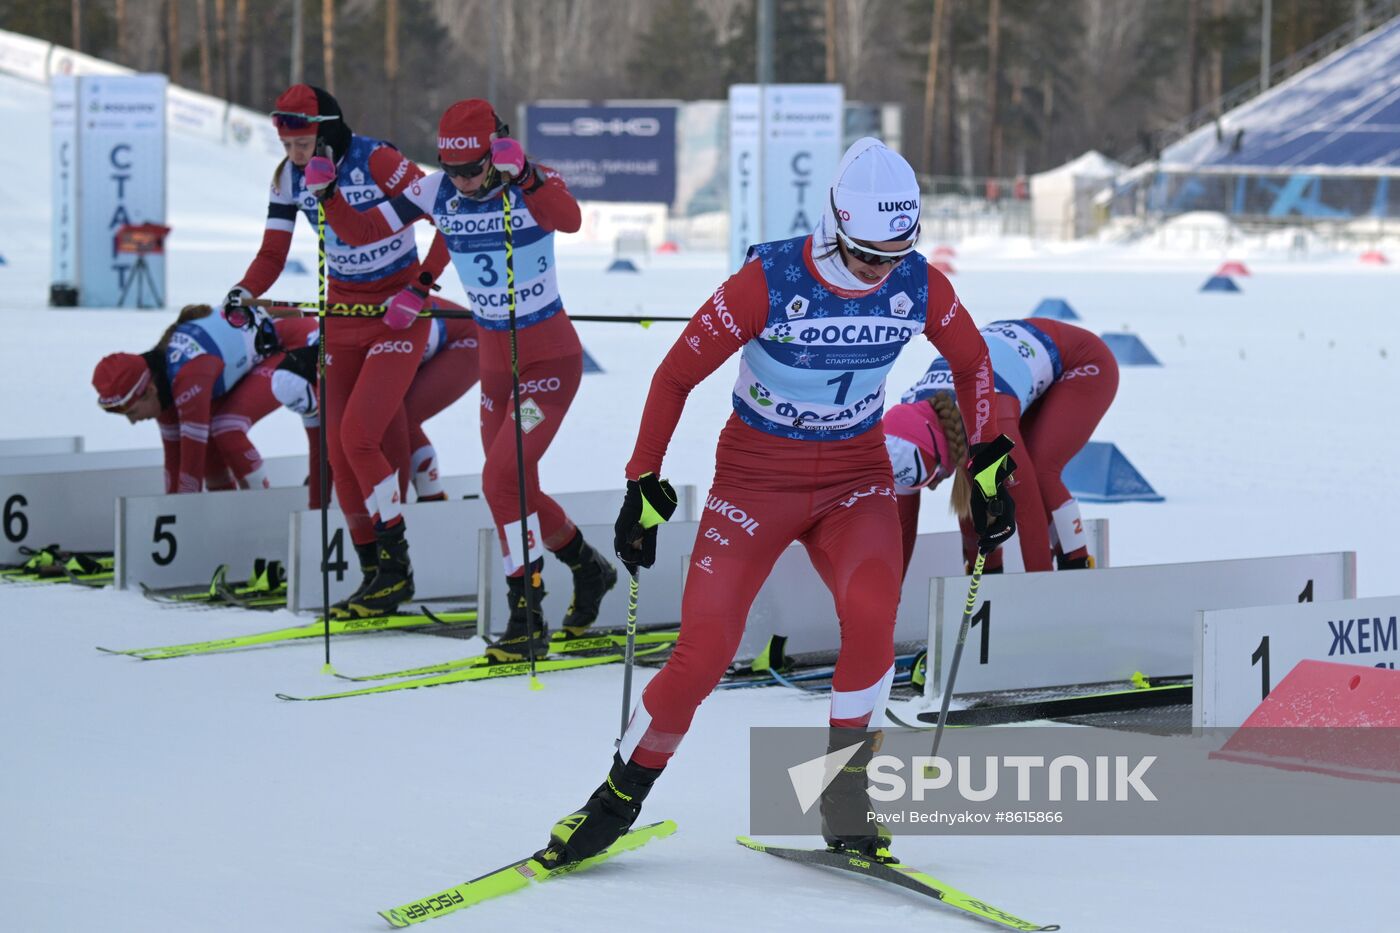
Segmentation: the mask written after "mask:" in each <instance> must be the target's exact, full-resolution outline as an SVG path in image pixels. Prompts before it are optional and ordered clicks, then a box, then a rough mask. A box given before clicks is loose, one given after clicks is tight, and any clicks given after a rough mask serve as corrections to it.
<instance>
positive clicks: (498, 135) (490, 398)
mask: <svg viewBox="0 0 1400 933" xmlns="http://www.w3.org/2000/svg"><path fill="white" fill-rule="evenodd" d="M438 161H439V163H440V164H441V165H442V169H443V170H442V171H441V172H435V173H433V174H431V175H429V176H427V177H426V178H423V179H421V180H419V181H415V182H413V183H412V184H410V185H409V186H408V188H407V190H406V191H404V192H403V193H402V194H400V195H398V196H396V197H394V198H391V199H390V200H389V201H388V202H387V203H384V204H381V205H379V208H378V209H377V210H370V211H365V212H363V213H359V212H356V211H355V210H354V208H353V207H352V206H351V205H350V204H349V203H348V202H347V201H346V200H345V199H344V198H342V197H340V196H339V195H336V196H334V197H332V198H330V199H329V200H327V201H326V216H327V217H328V218H330V219H331V221H332V222H333V223H334V224H335V227H336V230H337V231H338V232H339V233H340V235H341V236H342V237H344V238H345V239H347V240H348V241H350V242H352V243H367V242H372V241H374V240H376V239H380V238H383V237H387V236H402V235H405V234H406V233H407V231H408V229H409V225H411V224H412V223H413V221H415V220H419V219H426V220H428V221H430V222H431V223H433V224H434V225H435V226H436V227H437V229H438V232H439V234H440V235H441V237H442V239H443V240H444V241H445V242H446V244H447V249H448V252H449V253H450V255H451V258H452V261H453V264H454V265H455V266H456V267H457V273H458V275H459V276H460V277H461V279H462V285H463V287H465V288H466V290H467V297H468V300H469V302H470V304H471V308H472V313H473V315H474V316H475V318H476V322H477V327H478V329H479V330H478V339H479V340H480V342H481V347H480V361H481V445H482V448H483V449H484V450H485V452H486V463H485V465H484V467H483V468H482V476H481V485H482V491H483V493H484V494H485V496H486V502H487V504H488V506H489V507H490V509H491V515H492V518H493V519H494V520H495V524H496V531H497V535H498V537H499V538H500V542H501V550H502V553H503V554H505V556H506V567H507V577H506V584H507V588H508V592H509V602H510V621H509V623H508V624H507V627H506V631H505V634H504V635H503V636H502V637H501V638H500V639H498V640H497V641H496V642H495V643H494V644H492V645H491V646H489V647H488V649H487V653H488V654H490V655H491V657H492V658H493V659H494V660H497V661H518V660H520V659H522V658H524V657H526V656H527V654H528V653H530V652H532V651H533V653H534V654H536V655H540V654H543V653H544V652H545V651H546V650H547V647H548V629H547V627H546V625H545V623H544V617H543V614H542V613H541V611H540V599H541V597H543V596H544V595H545V594H544V587H543V586H542V584H541V579H540V572H541V570H542V568H543V566H544V557H543V555H542V554H540V552H539V544H540V543H541V539H542V543H543V545H544V549H545V550H548V551H551V552H552V553H553V554H554V556H555V557H557V558H559V559H560V560H561V561H563V562H564V563H565V564H566V565H568V566H569V568H570V569H571V570H572V571H573V578H574V593H573V601H572V602H571V604H570V606H569V609H568V610H567V612H566V613H565V615H564V619H563V627H564V628H565V629H568V630H570V631H572V632H575V633H578V632H582V631H583V630H584V629H586V628H587V627H588V626H589V625H591V624H592V623H593V621H594V620H595V619H596V618H597V617H598V608H599V606H600V605H601V603H602V601H603V596H604V595H605V594H606V593H607V591H608V590H610V589H612V587H613V586H614V585H616V583H617V571H616V570H615V569H614V568H613V566H612V564H611V563H610V562H609V561H608V560H607V558H606V557H604V556H603V555H602V554H600V553H599V552H598V551H597V550H596V549H594V548H593V547H591V546H590V545H589V544H588V543H587V542H586V541H584V540H583V534H582V533H581V532H580V531H579V530H578V527H577V526H576V525H575V524H574V523H573V522H572V521H571V520H570V519H569V516H568V515H566V514H565V513H564V510H563V509H562V508H560V506H559V504H558V503H556V502H555V501H554V500H553V499H551V498H550V497H549V496H547V495H545V493H544V491H543V490H542V489H541V488H540V481H539V461H540V458H541V457H543V456H544V453H545V451H546V450H547V449H548V448H549V445H550V442H551V441H553V440H554V436H555V434H556V433H557V432H558V430H559V427H560V425H561V424H562V423H563V419H564V416H565V415H566V414H567V413H568V410H569V406H570V404H571V403H572V402H573V399H574V395H575V393H576V392H577V391H578V385H579V379H580V378H581V376H582V375H583V348H582V346H581V345H580V344H579V340H578V335H577V334H576V333H575V332H574V327H573V324H572V323H570V321H569V317H568V315H567V314H566V313H565V312H564V302H563V299H562V298H561V297H560V295H559V285H558V281H557V278H556V275H555V261H554V233H555V231H563V232H564V233H572V232H574V231H576V230H578V229H579V225H580V223H581V215H580V213H579V207H578V202H577V201H575V200H574V197H573V195H572V194H570V193H569V189H568V188H567V187H566V186H565V185H564V180H563V179H562V178H561V177H560V176H559V174H558V173H557V172H555V171H553V170H552V169H550V168H548V167H547V166H544V165H539V164H536V163H532V162H530V161H529V160H528V159H527V158H526V156H525V152H524V150H523V149H521V147H520V144H519V143H518V142H516V141H515V140H514V139H511V138H510V136H509V135H508V128H507V127H506V126H505V125H504V124H503V123H502V122H501V121H500V118H499V117H498V116H497V115H496V112H495V111H494V110H493V109H492V108H491V105H490V104H489V103H487V102H486V101H484V100H479V99H472V100H462V101H458V102H457V103H455V104H453V105H452V106H451V107H449V108H447V111H446V112H445V113H444V114H443V115H442V119H441V121H440V122H439V125H438ZM316 169H318V165H317V163H316V162H315V161H314V160H313V162H312V164H311V166H309V167H308V173H310V172H311V171H313V170H316ZM504 197H509V198H510V199H511V237H512V242H511V245H512V249H513V263H514V265H513V268H514V271H515V286H514V290H513V292H512V290H511V288H510V283H509V282H508V276H507V269H506V261H507V257H506V237H505V232H504V224H503V213H504V212H503V206H504V205H503V203H502V199H503V198H504ZM425 265H426V266H427V267H428V271H429V272H432V273H436V272H437V271H440V269H441V266H439V265H437V263H436V252H435V253H434V254H433V255H431V256H429V259H428V261H427V263H426V264H425ZM512 300H513V301H514V304H515V318H516V331H517V334H518V338H517V340H518V343H517V346H518V352H519V361H520V385H521V419H520V420H521V424H520V429H521V431H522V432H523V446H524V456H525V463H524V474H525V502H526V509H525V511H526V512H527V516H528V517H527V521H528V522H529V537H530V545H529V550H530V553H529V555H528V556H526V555H520V554H518V553H517V549H518V548H519V547H520V546H521V541H520V539H521V529H520V513H521V506H520V491H519V473H518V465H517V460H516V454H515V443H516V438H515V427H514V425H513V424H512V420H513V418H514V407H513V399H512V395H513V388H514V378H513V376H512V374H511V331H510V323H509V318H510V304H511V301H512ZM536 527H538V534H537V533H536ZM537 555H538V556H537ZM527 568H528V573H527V572H526V571H527ZM527 586H529V587H531V588H533V590H534V593H533V595H532V596H531V595H528V594H527V592H526V587H527ZM530 606H533V607H534V613H533V614H531V613H530V612H529V610H528V607H530Z"/></svg>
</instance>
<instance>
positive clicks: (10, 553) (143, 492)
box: [0, 450, 306, 563]
mask: <svg viewBox="0 0 1400 933" xmlns="http://www.w3.org/2000/svg"><path fill="white" fill-rule="evenodd" d="M263 463H264V465H265V466H266V468H267V473H268V477H269V478H270V479H271V480H272V483H273V485H274V486H294V485H300V483H301V482H302V480H303V479H304V478H305V476H306V458H305V457H273V458H269V459H267V460H264V461H263ZM164 488H165V470H164V457H163V455H162V454H161V452H160V451H159V450H113V451H101V452H91V453H74V454H40V455H36V456H29V457H10V458H5V459H3V460H0V535H3V540H0V563H16V562H18V561H19V560H20V559H21V556H22V555H21V553H20V550H19V549H20V547H30V548H40V547H44V546H45V545H49V544H58V545H60V546H62V547H63V548H65V549H67V550H70V551H115V550H116V534H115V529H116V523H115V522H114V521H113V515H114V509H115V506H116V502H117V500H118V499H121V498H122V497H124V496H149V495H154V494H158V493H159V492H160V491H161V490H162V489H164Z"/></svg>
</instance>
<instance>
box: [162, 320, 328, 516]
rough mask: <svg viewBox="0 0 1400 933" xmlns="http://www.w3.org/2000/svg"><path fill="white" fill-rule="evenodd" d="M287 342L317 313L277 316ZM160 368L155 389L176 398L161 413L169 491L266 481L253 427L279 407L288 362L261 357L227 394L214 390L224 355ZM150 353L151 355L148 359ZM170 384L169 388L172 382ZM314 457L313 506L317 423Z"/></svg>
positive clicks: (308, 328) (299, 341) (311, 327)
mask: <svg viewBox="0 0 1400 933" xmlns="http://www.w3.org/2000/svg"><path fill="white" fill-rule="evenodd" d="M276 327H277V336H278V338H279V339H280V340H281V342H282V345H283V346H288V347H294V346H302V345H304V344H305V343H306V339H307V337H308V336H309V335H310V334H312V333H314V332H315V330H316V322H315V321H307V320H297V319H285V320H280V321H278V322H277V324H276ZM163 359H164V357H163V355H162V356H161V363H160V364H158V365H161V366H162V371H161V372H160V373H158V374H157V376H156V386H157V391H158V392H160V393H161V396H162V400H164V398H165V395H166V392H167V391H168V393H169V399H170V402H169V404H167V405H166V406H165V407H164V408H162V410H161V413H160V414H159V415H158V416H157V417H156V423H157V424H158V425H159V426H160V437H161V442H162V444H163V446H164V448H165V491H166V492H167V493H175V492H199V491H200V489H202V488H206V487H207V488H208V489H211V490H212V489H233V488H236V487H242V488H244V489H247V488H249V487H261V486H265V485H266V478H265V477H264V476H263V475H262V467H263V461H262V455H261V454H259V453H258V450H257V448H256V447H254V446H253V442H252V441H251V440H249V439H248V432H249V430H251V429H252V427H253V425H254V424H257V423H258V422H259V421H261V420H262V419H263V418H264V417H266V416H267V415H268V414H269V413H270V412H272V411H275V410H276V409H277V408H279V407H280V404H279V403H278V401H277V399H276V398H275V397H274V396H273V394H272V374H273V373H274V372H276V371H277V365H278V364H279V363H281V362H282V354H281V353H274V354H272V355H271V356H269V357H267V358H265V359H264V360H262V362H260V363H258V364H257V365H256V366H254V367H253V369H252V370H251V371H250V372H248V374H247V375H245V376H244V377H243V378H242V379H240V380H238V382H237V383H236V384H235V385H234V386H233V387H232V388H231V389H230V390H229V391H228V392H226V393H225V394H224V395H223V396H221V397H220V398H217V399H215V398H214V387H215V384H216V383H217V382H218V380H219V376H220V375H221V374H222V373H223V371H224V361H223V360H222V359H220V358H219V357H218V356H217V355H215V354H212V353H206V354H203V355H201V356H198V357H196V358H194V359H192V360H190V361H189V362H187V363H185V365H184V366H182V367H181V368H180V371H179V373H177V374H176V376H175V379H174V380H173V381H169V382H167V379H166V376H165V373H164V369H163ZM149 362H150V360H149V358H148V364H149ZM167 385H168V389H167V388H166V386H167ZM307 450H308V455H309V457H310V461H311V488H310V507H311V508H313V509H314V508H319V507H320V505H321V500H320V488H321V487H320V482H319V480H318V479H317V477H318V476H319V475H320V460H321V458H320V445H319V444H318V443H317V438H316V432H315V430H309V431H307Z"/></svg>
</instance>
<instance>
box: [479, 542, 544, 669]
mask: <svg viewBox="0 0 1400 933" xmlns="http://www.w3.org/2000/svg"><path fill="white" fill-rule="evenodd" d="M543 569H544V558H543V557H541V558H537V559H536V560H534V561H532V562H531V564H530V566H528V567H526V568H525V572H524V573H522V574H521V575H520V576H518V577H506V599H507V600H508V603H507V604H508V605H509V606H510V620H509V621H508V622H506V631H505V634H504V635H502V636H501V637H500V638H498V639H496V641H495V642H494V643H493V644H491V645H488V646H487V648H486V654H487V656H488V657H490V659H491V660H492V662H494V663H499V664H509V663H513V662H516V661H527V660H529V658H530V655H531V653H532V652H533V654H534V656H535V658H536V659H539V658H542V657H544V656H545V655H546V654H548V653H549V627H548V626H547V625H545V624H544V610H543V608H542V607H541V603H542V602H543V601H544V597H545V592H544V580H543V578H542V577H541V576H540V571H541V570H543ZM527 580H528V581H529V583H530V589H531V590H532V592H531V593H530V601H529V602H528V603H527V602H526V599H525V596H526V593H525V584H526V581H527ZM531 609H533V610H534V611H533V612H531Z"/></svg>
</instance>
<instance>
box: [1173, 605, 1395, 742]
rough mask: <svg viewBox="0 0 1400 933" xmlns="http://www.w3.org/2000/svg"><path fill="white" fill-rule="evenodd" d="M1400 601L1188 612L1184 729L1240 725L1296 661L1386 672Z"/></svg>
mask: <svg viewBox="0 0 1400 933" xmlns="http://www.w3.org/2000/svg"><path fill="white" fill-rule="evenodd" d="M1397 618H1400V596H1378V597H1374V598H1371V599H1347V600H1341V601H1332V602H1316V603H1314V602H1299V603H1296V604H1294V605H1279V606H1255V607H1251V608H1245V609H1215V610H1210V611H1206V612H1198V613H1196V659H1195V660H1196V665H1195V669H1194V671H1193V680H1192V685H1193V690H1192V704H1191V724H1192V725H1193V726H1195V727H1198V728H1201V727H1208V726H1228V727H1231V728H1233V727H1235V726H1239V725H1241V724H1243V723H1244V721H1245V719H1247V718H1248V717H1249V714H1250V713H1252V712H1254V709H1255V707H1257V706H1258V705H1259V703H1260V702H1261V701H1262V700H1263V699H1264V697H1266V696H1268V695H1269V691H1270V690H1272V689H1273V688H1274V687H1276V686H1278V683H1279V681H1281V680H1283V678H1284V677H1286V676H1288V672H1289V671H1291V670H1293V668H1294V667H1295V666H1296V665H1297V664H1298V662H1299V661H1335V662H1337V663H1339V664H1360V665H1365V666H1367V667H1381V668H1385V669H1386V670H1394V669H1395V662H1396V661H1400V634H1398V633H1397V630H1396V620H1397Z"/></svg>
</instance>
